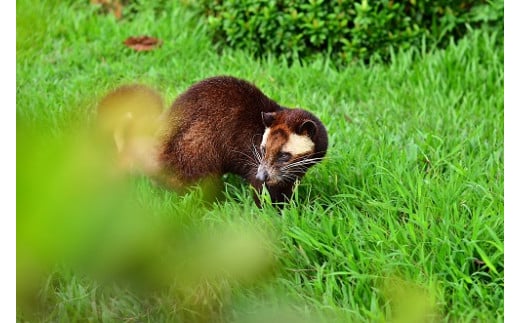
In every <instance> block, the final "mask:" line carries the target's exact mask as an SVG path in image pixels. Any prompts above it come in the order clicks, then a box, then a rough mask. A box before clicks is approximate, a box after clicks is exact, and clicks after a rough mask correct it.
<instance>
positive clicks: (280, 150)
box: [256, 109, 328, 185]
mask: <svg viewBox="0 0 520 323" xmlns="http://www.w3.org/2000/svg"><path fill="white" fill-rule="evenodd" d="M262 120H263V123H264V125H265V132H264V134H263V137H262V143H261V144H260V153H259V154H258V155H257V158H258V159H259V166H258V171H257V173H256V178H257V179H258V180H260V181H261V182H263V183H266V184H267V185H277V184H280V183H292V182H294V181H295V180H296V179H298V178H300V177H302V176H303V175H304V174H305V172H306V171H307V169H308V168H309V167H310V166H312V165H314V164H316V163H318V162H319V161H321V160H322V159H323V157H324V156H325V154H326V152H327V145H328V139H327V131H326V130H325V127H324V126H323V124H322V123H321V121H320V120H319V119H318V118H316V117H315V116H314V115H312V114H311V113H309V112H307V111H305V110H301V109H284V110H282V111H277V112H262Z"/></svg>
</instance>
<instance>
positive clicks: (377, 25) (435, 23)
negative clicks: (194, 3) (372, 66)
mask: <svg viewBox="0 0 520 323" xmlns="http://www.w3.org/2000/svg"><path fill="white" fill-rule="evenodd" d="M503 8H504V3H503V0H493V1H491V2H490V1H486V0H454V1H451V0H422V1H421V0H408V1H404V0H401V1H399V0H395V1H394V0H381V1H372V2H370V3H369V1H367V0H336V1H325V0H227V1H223V0H203V1H200V2H199V9H200V10H201V11H202V12H203V14H204V15H205V17H206V19H207V22H208V24H209V27H210V30H211V33H212V36H213V39H214V41H215V43H216V44H217V46H218V47H222V46H230V47H232V48H241V49H245V50H248V51H250V52H251V53H253V54H254V55H255V56H256V57H261V56H264V55H265V54H267V53H271V54H274V55H277V56H281V57H284V58H287V59H288V60H294V59H301V58H306V57H309V56H313V55H315V54H320V53H327V54H329V55H330V57H332V59H333V60H334V61H335V62H336V63H340V64H345V63H351V62H355V61H359V60H361V61H363V62H367V61H369V60H371V59H376V60H383V61H387V60H388V59H389V57H390V53H391V51H392V50H396V49H407V48H410V47H415V48H421V47H422V46H424V45H426V46H427V47H428V48H436V47H443V46H445V45H446V44H448V43H449V41H450V39H452V38H453V39H455V40H456V39H459V38H460V37H462V36H463V35H464V34H465V33H466V32H467V31H468V30H470V29H474V28H484V27H485V28H494V29H497V30H501V33H502V35H503V15H504V14H503Z"/></svg>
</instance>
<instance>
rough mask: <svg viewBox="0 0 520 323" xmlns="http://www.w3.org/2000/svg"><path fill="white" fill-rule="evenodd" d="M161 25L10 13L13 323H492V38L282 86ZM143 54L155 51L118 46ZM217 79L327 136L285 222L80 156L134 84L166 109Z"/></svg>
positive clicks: (498, 290) (497, 93) (497, 207)
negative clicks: (127, 42)
mask: <svg viewBox="0 0 520 323" xmlns="http://www.w3.org/2000/svg"><path fill="white" fill-rule="evenodd" d="M158 3H159V2H158ZM159 4H160V3H159ZM162 6H163V7H164V8H165V10H164V11H161V10H157V9H155V8H154V6H153V5H148V6H144V5H141V6H137V7H136V11H134V13H132V15H131V16H127V18H125V19H123V20H122V21H116V20H115V19H114V18H113V17H112V16H110V15H104V14H101V13H100V12H99V10H98V9H97V8H96V7H95V6H93V5H90V4H89V3H87V2H86V1H85V2H84V3H83V2H81V3H79V2H70V3H69V2H67V1H62V2H53V1H41V2H38V3H33V2H30V1H17V60H16V64H17V65H16V76H17V77H16V91H17V92H16V93H17V318H18V320H19V321H26V320H28V321H33V320H36V321H107V322H111V321H139V322H141V321H181V322H182V321H185V322H191V321H212V322H215V321H226V322H228V321H229V322H264V321H280V322H288V321H291V320H292V321H295V322H301V321H305V320H307V321H309V322H315V321H318V320H323V321H334V320H336V321H338V322H363V321H369V322H384V321H395V322H418V321H428V320H430V321H435V322H438V321H445V322H479V321H481V322H488V321H503V319H504V299H503V297H504V243H503V241H504V218H503V214H504V212H503V195H504V194H503V193H504V191H503V183H504V175H503V174H504V172H503V169H504V168H503V165H504V161H503V155H504V145H503V139H504V137H503V130H504V127H503V124H504V119H503V106H504V99H503V98H504V96H503V91H504V81H503V77H504V72H503V69H504V64H503V47H500V46H499V45H498V44H499V43H500V42H497V39H496V37H497V36H496V35H494V34H490V33H482V32H479V31H475V32H473V33H472V34H470V35H468V36H467V37H466V38H464V39H462V40H461V41H460V42H459V43H457V44H452V45H451V46H449V47H448V48H447V49H446V50H443V51H434V52H426V51H418V52H413V51H410V52H405V53H396V54H395V56H394V57H393V61H392V64H390V65H387V66H384V65H373V66H359V65H354V66H348V67H344V68H339V69H338V68H334V67H333V66H331V65H330V64H329V62H328V60H327V59H326V58H324V59H321V60H320V59H318V60H315V61H311V62H307V63H305V64H300V65H292V66H287V64H285V63H284V62H283V61H280V60H277V59H276V58H275V57H268V58H267V59H265V60H263V61H256V60H253V59H251V58H250V56H249V55H248V54H247V53H244V52H239V51H230V50H224V51H223V52H222V53H216V52H215V51H214V50H213V47H212V45H211V41H210V39H209V38H208V36H207V35H206V26H205V25H204V23H203V21H201V20H200V19H199V18H198V16H197V15H196V14H195V13H194V11H193V10H191V9H190V8H189V7H188V6H187V5H186V4H182V3H178V2H172V3H171V4H162ZM141 34H149V35H152V36H156V37H158V38H161V39H162V40H163V41H164V43H163V45H162V46H161V48H159V49H157V50H155V51H151V52H146V53H137V52H133V51H132V50H130V49H127V48H125V47H124V46H123V45H122V42H123V40H124V39H126V38H127V37H129V36H135V35H141ZM219 74H228V75H234V76H237V77H241V78H244V79H247V80H250V81H253V82H254V83H255V84H256V85H257V86H258V87H259V88H260V89H262V90H263V91H264V93H266V94H267V95H268V96H270V97H272V98H273V99H275V100H276V101H278V102H280V103H282V104H284V105H286V106H300V107H304V108H306V109H308V110H310V111H312V112H313V113H315V114H316V115H317V116H319V117H320V118H321V120H322V121H323V122H324V124H325V125H326V127H327V129H328V132H329V141H330V147H329V152H328V156H327V159H326V160H325V161H324V162H323V163H321V164H320V165H318V166H316V167H314V168H312V169H311V170H310V171H309V172H308V174H307V175H306V177H305V178H304V179H303V181H302V182H301V183H300V185H299V186H298V189H297V192H296V197H295V199H294V201H292V202H291V204H290V205H288V206H287V207H286V208H285V209H284V210H283V211H282V212H281V213H280V214H279V213H277V211H276V210H274V209H272V208H270V207H267V208H264V209H257V208H256V207H255V206H254V203H253V200H252V197H251V192H250V191H249V188H248V187H247V185H246V184H245V183H244V182H243V181H241V180H240V179H238V178H236V177H235V176H226V178H225V181H224V182H225V186H224V187H225V189H224V194H223V195H224V196H223V198H221V199H220V200H219V201H217V202H215V203H210V204H207V203H205V202H203V201H202V199H201V192H200V191H197V190H195V191H193V192H192V193H189V194H187V195H186V196H177V195H175V194H173V193H170V192H165V191H163V190H160V189H158V188H156V187H154V186H153V185H152V184H151V183H150V182H149V181H148V180H147V179H146V178H140V177H134V178H131V179H124V180H114V181H111V180H109V179H110V178H111V174H109V172H108V171H107V169H106V167H104V166H103V165H105V164H103V163H102V161H104V159H103V157H105V156H104V155H103V154H98V153H96V152H99V150H100V148H99V149H97V148H96V147H94V148H93V147H92V146H91V143H90V141H88V140H85V139H84V137H82V135H84V133H85V131H88V130H84V129H83V128H87V129H88V127H87V125H90V124H92V120H93V116H94V115H95V103H96V101H97V100H99V98H100V97H101V96H102V95H104V94H105V93H107V92H108V91H109V90H110V89H112V88H114V87H115V86H117V85H120V84H123V83H130V82H141V83H145V84H149V85H151V86H153V87H154V88H156V89H158V90H159V91H160V92H161V93H163V94H164V97H165V99H166V100H167V102H171V101H172V100H173V99H174V98H175V97H176V96H177V95H178V94H180V93H181V92H182V91H184V90H185V89H186V88H187V87H188V86H189V85H191V84H192V83H194V82H196V81H198V80H201V79H203V78H205V77H209V76H213V75H219ZM83 125H84V126H85V127H83ZM79 129H83V131H78V130H79ZM78 132H79V133H80V134H78Z"/></svg>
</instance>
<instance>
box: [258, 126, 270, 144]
mask: <svg viewBox="0 0 520 323" xmlns="http://www.w3.org/2000/svg"><path fill="white" fill-rule="evenodd" d="M270 132H271V128H265V132H264V136H263V137H262V143H261V144H260V146H262V147H265V144H266V143H267V137H269V133H270Z"/></svg>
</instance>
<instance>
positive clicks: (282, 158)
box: [278, 152, 292, 162]
mask: <svg viewBox="0 0 520 323" xmlns="http://www.w3.org/2000/svg"><path fill="white" fill-rule="evenodd" d="M291 157H292V155H291V154H290V153H284V152H281V153H279V154H278V161H280V162H287V161H289V159H291Z"/></svg>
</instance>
